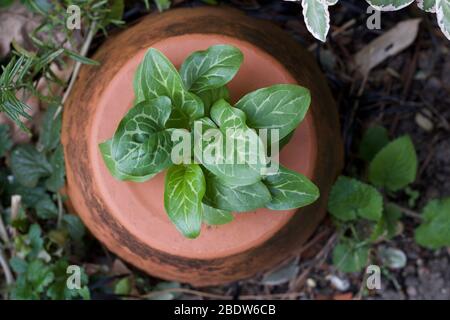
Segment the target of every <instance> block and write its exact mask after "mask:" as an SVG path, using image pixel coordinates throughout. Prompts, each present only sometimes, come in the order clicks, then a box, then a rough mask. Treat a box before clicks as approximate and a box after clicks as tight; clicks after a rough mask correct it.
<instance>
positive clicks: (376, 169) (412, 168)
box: [369, 136, 417, 191]
mask: <svg viewBox="0 0 450 320" xmlns="http://www.w3.org/2000/svg"><path fill="white" fill-rule="evenodd" d="M416 173H417V155H416V150H415V149H414V145H413V143H412V141H411V138H410V137H409V136H403V137H400V138H398V139H396V140H394V141H392V142H391V143H389V144H388V145H387V146H385V147H384V148H383V149H381V151H380V152H378V154H377V155H376V156H375V158H374V159H373V160H372V162H371V163H370V166H369V180H370V182H371V183H372V184H374V185H375V186H377V187H380V188H386V189H388V190H390V191H397V190H400V189H402V188H404V187H406V186H407V185H408V184H410V183H412V182H414V180H416Z"/></svg>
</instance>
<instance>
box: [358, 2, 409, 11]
mask: <svg viewBox="0 0 450 320" xmlns="http://www.w3.org/2000/svg"><path fill="white" fill-rule="evenodd" d="M366 1H367V2H368V3H369V4H370V5H371V6H372V7H374V8H375V9H377V10H380V11H396V10H400V9H403V8H405V7H407V6H409V5H410V4H411V3H413V2H414V0H366Z"/></svg>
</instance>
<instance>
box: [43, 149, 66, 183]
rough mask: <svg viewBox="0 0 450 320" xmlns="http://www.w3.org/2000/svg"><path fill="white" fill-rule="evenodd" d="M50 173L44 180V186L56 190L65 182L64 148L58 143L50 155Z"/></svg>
mask: <svg viewBox="0 0 450 320" xmlns="http://www.w3.org/2000/svg"><path fill="white" fill-rule="evenodd" d="M49 160H50V165H51V166H52V174H51V175H50V177H48V179H47V180H46V181H45V186H46V187H47V189H48V190H49V191H52V192H58V191H59V190H60V189H61V188H62V187H63V186H64V183H65V176H66V169H65V165H64V150H63V147H62V145H61V144H60V145H59V146H58V147H57V149H56V150H55V151H54V152H53V154H52V155H51V156H50V159H49Z"/></svg>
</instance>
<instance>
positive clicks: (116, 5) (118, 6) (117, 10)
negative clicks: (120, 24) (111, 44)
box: [107, 0, 125, 21]
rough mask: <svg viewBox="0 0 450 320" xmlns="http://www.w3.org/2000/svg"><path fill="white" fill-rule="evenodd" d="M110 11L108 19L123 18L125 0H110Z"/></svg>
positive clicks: (117, 19) (118, 19)
mask: <svg viewBox="0 0 450 320" xmlns="http://www.w3.org/2000/svg"><path fill="white" fill-rule="evenodd" d="M109 9H110V11H109V13H108V17H107V19H108V20H116V21H120V20H122V16H123V12H124V9H125V3H124V0H109Z"/></svg>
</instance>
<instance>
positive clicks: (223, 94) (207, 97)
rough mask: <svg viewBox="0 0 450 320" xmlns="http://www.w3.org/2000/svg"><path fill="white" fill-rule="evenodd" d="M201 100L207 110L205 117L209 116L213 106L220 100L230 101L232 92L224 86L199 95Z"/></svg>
mask: <svg viewBox="0 0 450 320" xmlns="http://www.w3.org/2000/svg"><path fill="white" fill-rule="evenodd" d="M197 95H198V96H199V97H200V99H202V101H203V106H204V108H205V116H209V110H210V109H211V107H212V105H213V104H214V103H215V102H217V101H219V100H220V99H224V100H225V101H228V102H229V101H230V92H229V91H228V89H227V87H225V86H223V87H220V88H215V89H210V90H205V91H202V92H200V93H198V94H197Z"/></svg>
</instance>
